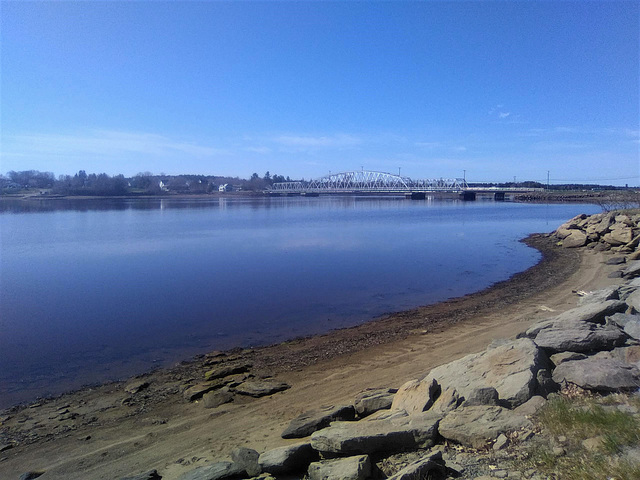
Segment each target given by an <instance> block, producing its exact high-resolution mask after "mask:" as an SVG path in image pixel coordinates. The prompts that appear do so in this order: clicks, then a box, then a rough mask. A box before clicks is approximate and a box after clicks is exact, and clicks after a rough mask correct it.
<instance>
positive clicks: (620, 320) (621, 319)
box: [607, 313, 640, 328]
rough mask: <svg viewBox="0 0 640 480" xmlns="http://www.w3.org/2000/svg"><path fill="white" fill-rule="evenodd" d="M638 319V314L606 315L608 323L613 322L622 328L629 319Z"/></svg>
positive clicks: (639, 317) (639, 316)
mask: <svg viewBox="0 0 640 480" xmlns="http://www.w3.org/2000/svg"><path fill="white" fill-rule="evenodd" d="M638 320H640V315H633V314H630V313H614V314H613V315H611V316H610V317H607V322H608V323H615V324H616V325H618V326H619V327H620V328H624V327H625V325H626V324H627V323H629V322H631V321H638Z"/></svg>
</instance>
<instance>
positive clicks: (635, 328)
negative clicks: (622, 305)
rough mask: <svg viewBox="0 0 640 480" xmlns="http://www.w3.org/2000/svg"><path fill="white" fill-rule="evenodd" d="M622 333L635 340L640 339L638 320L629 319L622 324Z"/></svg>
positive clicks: (639, 321)
mask: <svg viewBox="0 0 640 480" xmlns="http://www.w3.org/2000/svg"><path fill="white" fill-rule="evenodd" d="M624 333H626V334H627V335H629V336H630V337H631V338H633V339H635V340H640V320H631V321H629V322H627V324H626V325H625V326H624Z"/></svg>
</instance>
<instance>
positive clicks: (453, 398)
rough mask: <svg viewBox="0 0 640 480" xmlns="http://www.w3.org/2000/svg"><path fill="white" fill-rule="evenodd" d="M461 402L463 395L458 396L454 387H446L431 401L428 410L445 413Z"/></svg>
mask: <svg viewBox="0 0 640 480" xmlns="http://www.w3.org/2000/svg"><path fill="white" fill-rule="evenodd" d="M462 402H464V397H460V395H458V391H457V390H456V389H455V388H446V389H445V390H444V391H443V392H442V393H441V394H440V396H439V397H438V399H437V400H436V401H435V402H434V403H433V406H432V407H431V408H430V409H429V411H430V412H436V413H442V414H445V413H447V412H450V411H451V410H455V409H456V408H458V407H459V406H460V405H461V404H462Z"/></svg>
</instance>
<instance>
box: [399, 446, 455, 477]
mask: <svg viewBox="0 0 640 480" xmlns="http://www.w3.org/2000/svg"><path fill="white" fill-rule="evenodd" d="M446 476H447V467H446V466H445V463H444V460H443V459H442V453H440V452H438V453H436V454H434V455H429V456H428V457H426V458H421V459H420V460H416V461H415V462H412V463H410V464H409V465H407V466H406V467H404V468H403V469H402V470H400V471H399V472H398V473H396V474H395V475H392V476H391V477H389V478H388V480H424V479H429V478H445V477H446Z"/></svg>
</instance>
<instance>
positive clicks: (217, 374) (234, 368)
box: [204, 363, 251, 381]
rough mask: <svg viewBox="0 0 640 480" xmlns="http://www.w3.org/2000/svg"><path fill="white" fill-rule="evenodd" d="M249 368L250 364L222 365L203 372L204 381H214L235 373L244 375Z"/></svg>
mask: <svg viewBox="0 0 640 480" xmlns="http://www.w3.org/2000/svg"><path fill="white" fill-rule="evenodd" d="M249 367H251V364H249V363H232V364H227V365H222V366H220V367H217V368H213V369H211V370H209V371H207V372H205V374H204V379H205V380H207V381H209V380H215V379H216V378H224V377H228V376H229V375H233V374H236V373H244V372H247V371H249Z"/></svg>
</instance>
